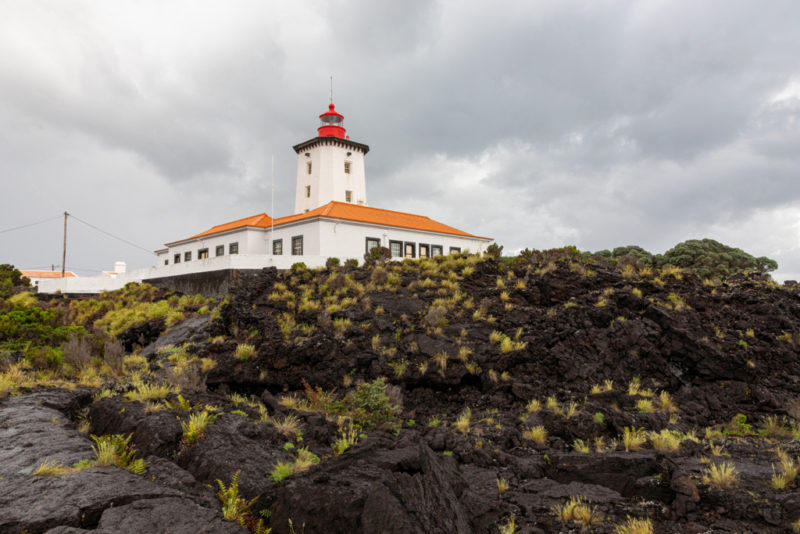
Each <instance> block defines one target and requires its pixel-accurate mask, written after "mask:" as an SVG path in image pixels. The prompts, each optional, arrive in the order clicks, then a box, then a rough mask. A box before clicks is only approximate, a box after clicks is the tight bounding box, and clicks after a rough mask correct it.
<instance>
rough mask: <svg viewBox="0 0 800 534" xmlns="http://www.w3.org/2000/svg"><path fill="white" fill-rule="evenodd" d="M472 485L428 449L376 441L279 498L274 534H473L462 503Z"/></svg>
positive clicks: (302, 478) (300, 480)
mask: <svg viewBox="0 0 800 534" xmlns="http://www.w3.org/2000/svg"><path fill="white" fill-rule="evenodd" d="M466 489H467V483H466V481H465V480H464V479H463V478H462V476H461V475H460V474H459V472H458V468H457V464H456V463H455V462H454V461H452V460H451V459H449V458H447V457H444V456H442V455H440V454H436V453H434V452H433V451H432V450H431V449H430V448H429V447H428V446H427V445H426V444H425V443H424V442H420V443H410V442H401V443H396V444H395V443H393V442H391V441H390V440H381V439H373V438H370V440H368V442H367V443H366V444H365V445H364V446H363V447H361V448H359V449H358V450H357V451H353V452H346V453H345V454H344V455H342V456H340V457H336V458H332V459H330V460H328V461H327V462H325V463H324V464H321V465H318V466H316V467H314V468H312V469H311V470H309V471H308V472H307V473H304V474H302V475H299V476H294V477H291V478H289V479H287V480H286V481H284V482H283V483H282V484H281V485H280V486H279V487H278V488H277V489H276V490H275V501H274V502H273V503H272V506H271V510H272V525H273V529H274V530H273V532H275V533H276V534H279V533H283V532H288V530H287V527H286V525H288V520H289V519H292V520H293V522H294V524H295V525H301V524H305V526H306V529H307V531H308V532H364V533H376V534H377V533H401V532H402V533H414V532H416V533H445V532H447V533H451V532H471V531H472V530H471V527H470V517H471V516H472V513H471V512H470V510H468V509H467V508H466V507H465V505H464V503H462V502H461V500H460V499H461V497H462V495H464V492H465V490H466Z"/></svg>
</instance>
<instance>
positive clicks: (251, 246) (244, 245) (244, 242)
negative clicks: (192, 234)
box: [158, 228, 267, 266]
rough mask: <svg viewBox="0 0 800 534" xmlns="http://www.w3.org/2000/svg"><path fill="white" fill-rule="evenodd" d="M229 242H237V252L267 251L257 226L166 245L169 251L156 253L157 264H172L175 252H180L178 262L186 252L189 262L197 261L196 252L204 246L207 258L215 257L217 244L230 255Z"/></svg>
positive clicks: (182, 260)
mask: <svg viewBox="0 0 800 534" xmlns="http://www.w3.org/2000/svg"><path fill="white" fill-rule="evenodd" d="M231 243H239V254H265V253H266V251H267V243H266V241H265V238H264V232H263V231H262V230H260V229H258V228H255V229H250V228H242V229H238V230H233V231H231V232H225V233H224V234H216V235H213V236H208V237H203V238H200V239H198V240H197V241H190V242H186V243H179V244H177V245H171V246H169V247H168V248H169V251H168V252H167V253H166V254H159V255H158V259H159V263H158V265H159V266H164V260H169V265H172V264H173V263H174V262H175V254H180V256H181V261H180V263H185V260H184V254H185V253H186V252H191V253H192V259H191V261H190V262H189V263H192V262H195V261H198V257H199V256H198V252H199V251H200V250H201V249H204V248H207V249H208V256H209V258H215V257H216V249H217V246H219V245H222V246H224V247H225V253H224V256H228V255H230V252H229V250H230V244H231Z"/></svg>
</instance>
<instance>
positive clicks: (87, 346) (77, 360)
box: [61, 333, 92, 369]
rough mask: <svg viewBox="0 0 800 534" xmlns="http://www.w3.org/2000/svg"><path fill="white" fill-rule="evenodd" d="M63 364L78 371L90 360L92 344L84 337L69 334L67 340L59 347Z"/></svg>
mask: <svg viewBox="0 0 800 534" xmlns="http://www.w3.org/2000/svg"><path fill="white" fill-rule="evenodd" d="M61 351H62V352H63V353H64V362H66V363H68V364H69V365H71V366H72V367H74V368H75V369H80V368H82V367H83V366H85V365H86V364H88V363H89V362H90V361H91V360H92V343H91V342H90V341H89V339H87V338H86V337H84V336H79V335H77V334H74V333H73V334H71V335H70V336H69V340H67V342H66V343H64V344H63V345H61Z"/></svg>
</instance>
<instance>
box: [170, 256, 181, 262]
mask: <svg viewBox="0 0 800 534" xmlns="http://www.w3.org/2000/svg"><path fill="white" fill-rule="evenodd" d="M180 262H181V255H180V254H175V256H173V258H172V263H180Z"/></svg>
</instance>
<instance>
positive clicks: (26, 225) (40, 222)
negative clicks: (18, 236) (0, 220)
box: [0, 215, 61, 234]
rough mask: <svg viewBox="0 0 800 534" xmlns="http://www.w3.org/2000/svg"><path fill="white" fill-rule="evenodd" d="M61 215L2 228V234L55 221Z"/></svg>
mask: <svg viewBox="0 0 800 534" xmlns="http://www.w3.org/2000/svg"><path fill="white" fill-rule="evenodd" d="M60 218H61V215H56V216H55V217H50V218H49V219H44V220H41V221H38V222H35V223H30V224H23V225H22V226H15V227H14V228H6V229H5V230H0V234H4V233H6V232H13V231H14V230H22V229H23V228H29V227H31V226H36V225H37V224H42V223H46V222H50V221H54V220H56V219H60Z"/></svg>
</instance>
